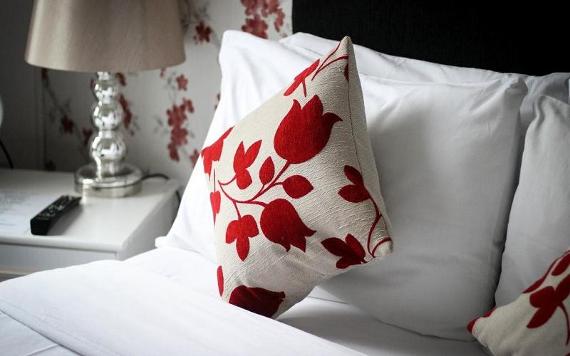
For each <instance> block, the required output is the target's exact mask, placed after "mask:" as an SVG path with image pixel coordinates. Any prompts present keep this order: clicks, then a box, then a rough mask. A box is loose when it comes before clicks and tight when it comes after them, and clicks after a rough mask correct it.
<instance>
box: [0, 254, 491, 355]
mask: <svg viewBox="0 0 570 356" xmlns="http://www.w3.org/2000/svg"><path fill="white" fill-rule="evenodd" d="M98 264H101V263H98ZM104 264H106V265H107V266H108V265H109V264H112V265H114V266H115V267H113V268H111V269H112V270H114V272H118V271H119V270H121V269H124V270H128V271H130V272H133V271H138V272H140V273H138V272H136V273H128V275H130V276H131V277H133V276H135V277H137V278H140V279H143V280H140V281H137V282H136V283H133V282H130V281H129V282H128V284H129V286H128V287H127V286H124V288H125V293H126V294H125V293H117V295H124V297H125V298H127V297H129V296H130V297H131V298H134V300H133V302H132V303H130V304H136V305H138V306H135V305H133V306H130V307H128V308H127V307H125V309H124V310H123V313H119V315H117V316H116V318H117V319H120V320H117V322H118V323H120V324H121V328H122V329H120V333H117V338H118V339H122V340H123V341H124V342H126V343H127V345H123V347H121V349H120V351H121V352H118V353H119V354H121V353H122V352H123V351H125V348H127V347H128V348H130V347H135V348H136V350H135V349H133V350H132V351H131V352H130V353H129V354H132V353H133V352H135V351H136V353H137V354H148V353H150V352H151V350H153V349H152V348H156V347H158V345H156V344H161V343H164V342H166V340H165V339H164V337H166V339H167V340H170V341H171V342H173V341H172V340H173V339H174V338H176V337H181V338H182V336H181V334H186V335H185V337H186V338H188V334H190V335H191V334H194V337H196V336H197V335H196V334H195V333H196V325H200V330H202V331H203V332H204V333H203V335H200V337H201V339H200V340H201V342H202V343H204V344H205V345H207V344H211V345H218V344H228V343H223V342H220V340H222V339H223V338H221V334H223V333H224V332H225V331H224V330H220V328H221V329H226V327H223V325H222V324H219V323H220V322H219V320H218V321H217V320H215V319H216V318H215V315H213V316H212V318H209V317H207V316H204V318H202V319H200V320H196V319H190V320H181V319H184V318H187V317H188V314H187V311H188V310H187V309H188V308H189V307H188V305H184V304H183V305H180V303H181V302H183V301H184V300H185V299H186V296H180V295H178V294H172V293H173V292H177V293H183V294H188V295H192V296H196V298H197V299H200V300H202V299H206V300H209V299H211V298H215V299H216V300H217V299H218V298H219V297H218V291H217V285H216V279H215V273H216V265H215V264H213V263H212V262H210V261H209V260H207V259H206V258H204V257H202V256H200V255H199V254H197V253H194V252H191V251H184V250H181V249H177V248H169V247H163V248H159V249H157V250H153V251H151V252H147V253H145V254H142V255H139V256H136V257H134V258H131V259H130V260H127V261H125V262H123V263H118V262H112V263H109V262H104ZM118 266H123V267H124V268H117V267H118ZM81 269H83V271H85V270H92V271H93V272H95V271H96V270H99V272H101V271H100V270H101V268H99V267H98V265H97V264H91V265H89V266H85V267H81ZM124 272H125V271H122V272H120V273H124ZM50 274H51V273H50ZM58 274H60V277H64V278H65V280H61V281H59V283H62V284H63V283H66V284H67V285H68V287H65V288H63V292H62V293H61V294H63V295H69V293H74V292H75V289H76V288H74V287H73V285H72V281H71V280H69V274H70V273H68V272H67V271H61V272H58ZM66 275H67V276H66ZM144 276H146V277H144ZM38 277H41V278H39V279H45V281H43V283H44V284H49V285H50V288H49V289H53V288H54V287H56V286H55V285H54V284H55V283H56V280H57V279H58V278H59V277H56V276H55V275H51V276H49V275H48V274H44V276H42V275H38ZM44 277H45V278H44ZM91 277H93V276H91ZM95 279H98V278H95ZM112 279H113V280H117V276H113V277H112ZM119 279H120V278H119ZM157 280H158V281H161V282H160V283H159V284H160V285H155V284H153V283H152V282H156V281H157ZM99 282H101V283H103V285H101V286H95V285H94V284H92V283H91V285H92V286H91V287H89V286H88V284H89V282H86V281H84V283H87V284H86V286H87V287H88V288H87V289H89V288H90V289H89V290H84V291H83V293H84V294H85V296H84V297H85V298H87V299H86V300H85V302H86V303H83V302H73V301H71V302H73V304H75V303H77V304H76V306H78V307H79V306H81V305H93V304H96V305H97V306H98V307H100V308H101V307H105V308H109V306H108V305H107V306H105V305H99V303H96V302H97V300H99V299H100V298H101V297H102V295H101V291H100V287H101V288H102V289H104V290H106V289H108V288H110V285H108V283H109V281H108V280H107V281H99ZM166 282H173V283H166ZM140 283H146V284H147V287H145V288H143V289H144V293H143V294H139V295H136V296H135V295H133V293H131V292H129V291H128V290H126V289H127V288H131V289H132V288H133V285H134V284H140ZM149 285H150V287H149ZM173 285H174V286H173ZM30 286H31V287H33V288H34V290H35V291H37V290H38V288H44V289H43V290H45V286H42V285H41V283H37V282H35V281H34V282H31V283H30ZM165 286H169V287H167V288H165ZM139 287H140V286H139ZM137 288H138V287H137ZM2 290H3V287H2V285H1V284H0V309H2V303H1V300H2V298H3V297H2V295H3V294H4V293H3V292H2ZM68 290H69V292H68ZM139 293H140V290H139ZM28 294H30V295H36V296H37V295H38V294H37V293H36V292H34V293H28ZM143 295H144V296H145V298H140V297H141V296H143ZM22 298H32V299H33V297H30V296H22ZM125 301H128V299H126V300H125ZM62 302H63V301H62ZM195 302H196V301H195V300H194V301H192V300H188V301H187V303H189V304H195ZM141 303H143V304H144V305H145V306H146V307H148V308H150V309H148V310H147V313H145V314H141V313H140V312H141V310H140V305H139V304H141ZM103 304H106V303H103ZM208 304H209V303H208ZM61 306H62V307H65V309H64V310H61V311H59V313H58V314H56V313H55V312H54V310H51V311H50V310H48V309H44V308H43V307H42V306H38V307H37V309H40V312H42V313H47V315H48V316H49V315H51V316H57V315H60V316H62V315H63V316H64V317H67V314H68V313H67V311H68V310H69V309H72V308H73V305H68V304H62V305H61ZM204 308H205V309H206V306H204ZM127 309H130V310H129V311H128V312H125V311H127ZM221 309H223V312H228V310H229V311H232V310H233V311H235V310H237V311H238V312H236V313H235V314H236V315H238V314H239V315H240V318H239V321H240V322H241V321H248V320H249V319H255V320H258V319H259V320H260V321H259V323H260V324H259V325H265V324H267V328H266V327H265V326H264V330H262V329H253V328H250V327H249V326H241V327H240V328H241V329H242V331H244V333H245V332H246V331H248V332H249V334H254V335H256V337H254V338H253V339H255V340H257V341H258V345H257V346H258V347H264V346H265V347H268V345H271V346H272V347H271V352H272V354H276V355H278V354H280V352H283V353H284V354H294V353H299V351H298V350H297V349H291V348H285V347H283V348H280V347H279V346H278V345H279V342H282V343H284V344H285V345H288V343H290V342H291V340H290V339H289V340H287V337H289V336H292V337H295V335H297V334H299V335H301V336H302V337H300V338H297V339H295V342H293V344H295V345H296V346H295V347H297V346H298V347H299V348H301V347H303V345H305V344H306V343H307V340H308V339H307V336H308V337H309V339H310V343H312V346H315V347H317V346H318V351H315V348H313V347H311V351H309V350H306V352H304V353H303V352H301V353H300V354H309V353H311V352H313V354H323V352H325V351H326V352H328V353H329V354H330V352H329V350H327V348H331V344H328V343H326V342H325V344H321V343H322V342H324V341H323V340H321V339H319V338H313V337H311V336H310V335H306V334H304V333H301V332H296V330H295V329H292V328H289V327H287V326H285V325H282V326H283V327H284V328H283V330H280V331H279V336H280V337H279V340H272V339H274V338H275V337H274V336H268V335H267V334H268V333H270V330H271V329H274V328H273V326H275V325H273V324H278V323H275V322H274V321H271V320H270V319H265V318H262V317H258V316H256V315H253V314H250V313H248V312H245V311H241V310H239V309H237V308H235V307H232V306H229V305H225V306H224V308H222V306H220V310H221ZM64 311H65V312H66V313H65V314H63V312H64ZM137 311H138V312H139V313H136V314H135V312H137ZM153 311H154V312H153ZM205 312H206V313H208V310H207V309H206V310H205ZM93 313H94V311H86V315H85V318H86V317H87V315H88V314H93ZM109 313H110V310H107V311H104V312H103V311H102V312H101V313H100V314H99V315H113V314H109ZM215 313H216V314H217V313H220V314H221V312H215ZM244 313H245V315H247V316H249V317H250V318H244V317H243V316H242V314H244ZM120 314H124V315H120ZM230 314H232V315H234V313H230ZM141 315H144V317H143V318H140V316H141ZM158 315H161V316H163V317H164V316H167V315H168V316H169V317H170V318H173V319H172V320H163V321H161V322H156V325H147V327H145V328H142V327H141V326H137V325H135V326H134V328H133V326H128V327H127V326H126V325H127V323H132V324H137V323H141V320H161V319H157V318H156V317H157V316H158ZM0 316H1V314H0ZM85 318H84V319H85ZM139 318H140V319H139ZM101 319H102V320H101V322H104V320H105V319H104V318H101ZM279 320H280V321H282V322H283V323H286V324H289V325H291V326H294V327H296V328H298V329H301V330H304V331H307V332H308V333H311V334H313V335H316V336H320V337H321V338H324V339H328V340H330V341H333V342H335V343H338V344H342V345H344V346H346V347H348V348H350V349H352V350H357V351H360V352H363V353H365V354H368V355H443V354H445V355H484V352H483V351H482V349H481V347H480V346H479V345H478V344H477V343H476V342H461V341H451V340H444V339H438V338H434V337H427V336H422V335H418V334H415V333H412V332H410V331H406V330H403V329H400V328H397V327H393V326H390V325H387V324H384V323H381V322H379V321H377V320H375V319H372V318H371V317H369V316H367V315H365V314H364V313H362V312H360V311H359V310H358V309H356V308H355V307H353V306H351V305H348V304H344V303H338V302H332V301H326V300H320V299H316V298H310V297H309V298H307V299H305V300H304V301H303V302H301V303H299V304H297V305H295V306H294V307H293V308H292V309H291V310H289V311H288V312H286V313H284V314H283V315H282V316H281V317H280V318H279ZM175 321H177V322H178V323H179V325H178V327H176V328H174V329H172V327H173V326H174V324H173V323H174V322H175ZM85 322H86V323H88V324H89V327H90V328H91V329H89V328H87V327H86V330H87V331H89V330H91V333H93V334H98V333H97V332H96V330H95V329H93V327H96V325H95V324H93V322H97V320H95V321H93V320H91V321H90V320H85ZM216 322H217V323H218V324H219V325H218V324H216ZM236 322H237V321H236ZM16 324H19V322H16V321H14V320H13V319H11V318H2V317H0V330H3V331H4V330H8V329H10V331H12V330H15V329H18V330H20V331H21V330H24V329H27V330H28V331H25V332H23V333H22V335H24V334H26V335H27V334H29V335H30V336H29V337H30V340H41V341H42V342H43V343H40V344H41V345H44V344H45V345H50V344H49V343H50V341H49V340H47V339H45V338H44V337H42V336H41V335H37V333H35V332H34V331H32V330H30V329H28V328H27V327H25V326H22V325H21V324H19V326H18V325H16ZM117 325H118V324H117ZM254 326H255V325H254ZM99 327H102V325H99ZM184 327H186V330H187V331H188V333H184V330H185V329H184ZM23 328H24V329H23ZM79 328H82V327H81V326H80V327H79ZM143 329H146V331H145V334H147V335H148V337H146V338H143V337H141V334H140V333H139V334H137V335H135V336H134V338H133V339H131V340H129V339H126V338H127V337H128V335H129V334H132V333H134V332H140V331H141V330H143ZM279 329H280V328H279ZM291 329H292V330H291ZM36 330H38V329H36ZM117 330H119V329H117ZM213 330H214V331H215V333H213V332H212V331H213ZM38 331H40V332H42V330H38ZM87 331H86V332H87ZM94 331H95V332H94ZM112 332H113V330H108V331H107V333H109V334H111V333H112ZM42 333H43V332H42ZM48 333H50V335H51V336H52V338H53V332H48ZM12 334H15V333H14V332H12ZM34 334H35V335H34ZM43 334H44V335H45V333H43ZM119 336H121V337H119ZM131 336H133V335H131ZM151 336H152V337H151ZM238 337H240V338H241V337H243V335H240V336H238V335H237V334H236V339H237V338H238ZM21 339H22V338H21ZM42 339H43V340H42ZM22 340H23V339H22ZM54 340H55V338H54ZM144 340H146V341H147V342H143V341H144ZM234 340H235V339H234ZM259 340H263V342H259ZM315 340H318V341H315ZM58 341H59V339H58ZM179 341H180V342H181V344H180V347H194V346H192V345H188V341H187V340H183V339H182V340H179ZM5 342H6V341H5V340H3V338H1V337H0V354H2V355H4V354H8V355H10V354H21V353H10V351H12V350H6V349H5V347H6V343H5ZM34 342H37V341H34ZM242 342H243V340H242ZM137 343H141V345H140V346H137V345H136V344H137ZM8 345H11V344H10V343H8ZM205 345H204V346H205ZM323 345H324V347H323ZM218 346H220V345H218ZM222 346H223V345H222ZM332 346H333V347H332V348H333V350H334V351H335V352H336V351H337V350H339V351H340V352H341V353H343V354H350V351H349V350H348V349H337V348H336V346H335V345H332ZM11 347H15V345H13V344H12V346H11ZM184 350H185V353H186V354H188V353H189V351H190V350H192V349H184ZM194 350H195V349H194ZM258 350H259V349H258ZM50 351H51V353H46V355H50V356H51V355H60V354H63V355H67V354H70V352H69V351H68V350H66V349H64V348H56V347H55V346H53V345H52V349H51V350H50ZM76 351H77V352H80V353H85V352H86V351H88V350H86V349H80V350H78V349H76ZM89 351H90V353H91V354H94V352H93V350H89ZM170 351H172V350H170ZM178 351H180V349H178ZM205 351H206V352H210V353H214V352H215V351H220V350H212V349H205ZM233 351H234V354H237V353H239V352H236V350H233ZM58 352H60V353H58ZM216 353H217V354H220V353H221V352H216ZM23 354H24V355H25V354H31V352H28V353H23ZM195 354H198V352H195ZM200 354H202V353H200ZM249 354H254V352H251V351H250V352H249ZM40 355H42V356H43V355H44V354H40Z"/></svg>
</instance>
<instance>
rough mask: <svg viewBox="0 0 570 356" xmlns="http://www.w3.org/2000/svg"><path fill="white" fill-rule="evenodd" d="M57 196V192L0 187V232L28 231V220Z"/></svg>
mask: <svg viewBox="0 0 570 356" xmlns="http://www.w3.org/2000/svg"><path fill="white" fill-rule="evenodd" d="M58 197H59V195H57V194H37V193H29V192H24V191H21V190H7V189H0V234H2V235H21V234H26V233H29V232H30V220H31V219H32V218H33V217H34V216H36V215H37V214H38V213H39V212H40V211H42V210H43V209H44V208H45V207H47V206H48V205H49V204H51V203H53V202H54V201H55V200H56V199H57V198H58Z"/></svg>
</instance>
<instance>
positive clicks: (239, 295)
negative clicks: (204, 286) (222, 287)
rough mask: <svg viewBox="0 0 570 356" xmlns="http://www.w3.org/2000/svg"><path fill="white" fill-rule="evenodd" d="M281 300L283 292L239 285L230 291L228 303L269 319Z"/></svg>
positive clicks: (283, 296) (283, 295)
mask: <svg viewBox="0 0 570 356" xmlns="http://www.w3.org/2000/svg"><path fill="white" fill-rule="evenodd" d="M283 299H285V292H274V291H270V290H267V289H264V288H255V287H246V286H244V285H241V286H239V287H236V288H235V289H234V290H233V291H232V293H231V295H230V299H229V303H230V304H233V305H235V306H238V307H240V308H243V309H246V310H249V311H251V312H253V313H256V314H259V315H263V316H266V317H268V318H270V317H271V316H273V314H275V313H276V312H277V310H278V309H279V306H280V305H281V303H283Z"/></svg>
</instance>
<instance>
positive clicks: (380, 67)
mask: <svg viewBox="0 0 570 356" xmlns="http://www.w3.org/2000/svg"><path fill="white" fill-rule="evenodd" d="M280 42H281V43H283V44H286V45H289V46H292V47H293V48H295V49H296V51H298V52H299V53H303V54H305V55H307V56H310V57H311V58H313V57H314V58H318V57H320V56H321V55H322V54H323V53H326V52H328V51H329V50H330V48H331V47H332V46H334V44H335V43H336V42H335V41H332V40H327V39H324V38H321V37H317V36H314V35H310V34H307V33H302V32H298V33H296V34H294V35H292V36H289V37H286V38H284V39H282V40H281V41H280ZM354 51H355V53H356V62H357V65H358V71H359V73H361V74H367V75H373V76H378V77H382V78H387V79H395V80H410V81H426V82H450V83H457V82H459V83H466V82H483V81H487V80H492V79H499V78H504V77H505V76H519V77H521V78H523V79H524V80H525V82H526V85H527V87H528V95H527V97H526V98H525V99H524V100H523V103H522V105H521V109H520V110H521V120H522V124H523V129H525V128H526V127H527V126H528V124H529V123H530V121H531V120H532V118H533V117H534V113H533V104H534V103H535V102H536V100H537V99H538V97H539V96H541V95H548V96H551V97H554V98H557V99H559V100H562V101H564V102H569V101H570V94H569V91H568V85H569V82H570V73H552V74H548V75H545V76H540V77H536V76H528V75H524V74H514V73H511V74H504V73H498V72H493V71H490V70H483V69H477V68H463V67H455V66H449V65H443V64H436V63H431V62H425V61H420V60H416V59H410V58H404V57H396V56H391V55H387V54H383V53H380V52H376V51H374V50H371V49H369V48H366V47H362V46H358V45H355V46H354Z"/></svg>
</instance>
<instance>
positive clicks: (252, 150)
mask: <svg viewBox="0 0 570 356" xmlns="http://www.w3.org/2000/svg"><path fill="white" fill-rule="evenodd" d="M260 147H261V140H259V141H256V142H254V143H253V144H252V145H251V146H249V148H248V149H247V151H246V150H245V147H244V145H243V142H241V143H240V144H239V146H238V148H237V149H236V153H235V154H234V164H233V167H234V172H235V174H236V184H237V186H238V188H240V189H245V188H247V187H249V186H250V184H251V175H250V174H249V171H248V170H247V169H248V168H249V166H251V165H252V164H253V162H255V159H256V158H257V155H258V154H259V148H260Z"/></svg>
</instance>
